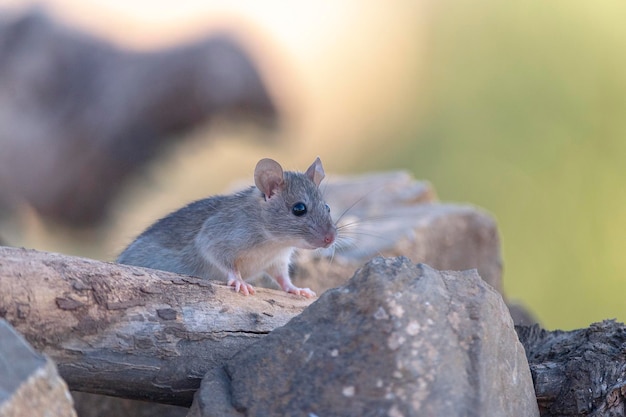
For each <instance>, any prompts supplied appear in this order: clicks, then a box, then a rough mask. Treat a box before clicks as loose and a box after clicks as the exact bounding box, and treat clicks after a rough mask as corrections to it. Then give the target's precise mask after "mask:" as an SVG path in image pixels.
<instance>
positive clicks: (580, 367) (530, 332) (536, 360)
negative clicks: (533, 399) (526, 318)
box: [516, 320, 626, 417]
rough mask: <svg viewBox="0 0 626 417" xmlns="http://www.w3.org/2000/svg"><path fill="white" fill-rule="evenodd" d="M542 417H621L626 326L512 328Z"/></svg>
mask: <svg viewBox="0 0 626 417" xmlns="http://www.w3.org/2000/svg"><path fill="white" fill-rule="evenodd" d="M516 330H517V332H518V334H519V338H520V341H521V342H522V343H523V344H524V347H525V348H526V352H527V357H528V362H529V363H530V370H531V373H532V375H533V381H535V386H536V390H537V401H538V403H539V407H540V410H541V415H542V416H545V417H561V416H581V417H582V416H592V417H600V416H602V417H618V416H624V415H626V325H624V324H623V323H618V322H616V321H614V320H605V321H603V322H601V323H593V324H592V325H591V326H589V327H588V328H586V329H577V330H572V331H561V330H555V331H548V330H544V329H541V328H540V327H539V326H537V325H535V326H532V327H526V326H519V327H516Z"/></svg>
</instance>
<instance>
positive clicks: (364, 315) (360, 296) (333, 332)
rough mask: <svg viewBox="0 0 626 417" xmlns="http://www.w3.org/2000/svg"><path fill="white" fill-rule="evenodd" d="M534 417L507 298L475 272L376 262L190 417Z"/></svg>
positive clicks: (261, 351) (248, 355)
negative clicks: (422, 416)
mask: <svg viewBox="0 0 626 417" xmlns="http://www.w3.org/2000/svg"><path fill="white" fill-rule="evenodd" d="M224 415H233V416H235V415H245V416H270V415H303V416H387V415H389V416H413V415H424V416H431V415H432V416H496V417H497V416H520V417H521V416H538V415H539V413H538V409H537V403H536V399H535V395H534V391H533V386H532V380H531V376H530V371H529V368H528V363H527V361H526V357H525V355H524V349H523V347H522V345H521V344H520V343H519V341H518V339H517V335H516V333H515V331H514V329H513V323H512V320H511V318H510V315H509V313H508V310H507V308H506V306H505V305H504V303H503V301H502V298H501V297H500V295H499V294H497V293H496V292H495V291H494V290H493V289H492V288H491V287H489V286H487V285H485V283H484V282H483V281H482V280H481V279H480V277H479V276H478V274H477V273H476V272H475V271H466V272H439V271H436V270H434V269H432V268H430V267H428V266H426V265H418V266H415V265H414V264H413V263H412V262H410V261H409V260H408V259H406V258H395V259H383V258H376V259H374V260H373V261H372V262H370V263H368V264H367V265H366V266H365V267H363V268H362V269H361V270H359V272H357V274H356V275H355V276H354V277H353V278H352V279H351V280H350V281H349V283H348V284H347V285H346V286H344V287H341V288H337V289H334V290H331V291H328V292H326V293H325V294H323V295H322V296H321V297H320V298H319V300H318V301H316V302H315V303H314V304H312V305H311V306H309V307H308V308H307V309H306V310H305V311H304V312H303V313H302V314H301V315H299V316H297V317H295V318H294V319H292V320H291V321H290V322H289V323H288V324H287V325H285V326H284V327H282V328H279V329H276V330H275V331H273V332H272V333H271V334H270V335H268V336H267V337H265V338H264V339H262V340H260V341H259V342H257V343H256V344H255V345H253V346H251V347H250V348H248V349H246V350H244V351H241V352H240V353H239V354H237V355H236V356H235V357H234V358H232V359H231V360H230V361H229V362H227V365H226V366H225V367H224V369H216V370H214V371H213V372H212V373H210V374H209V375H207V377H206V378H205V380H204V381H203V385H202V387H201V389H200V391H198V393H197V394H196V398H195V402H194V406H193V407H192V411H191V412H190V416H224Z"/></svg>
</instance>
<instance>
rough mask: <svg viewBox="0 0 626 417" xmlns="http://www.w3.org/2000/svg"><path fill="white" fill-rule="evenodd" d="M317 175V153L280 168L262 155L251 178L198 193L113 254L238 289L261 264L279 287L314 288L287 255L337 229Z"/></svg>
mask: <svg viewBox="0 0 626 417" xmlns="http://www.w3.org/2000/svg"><path fill="white" fill-rule="evenodd" d="M323 178H324V168H323V167H322V161H320V159H319V158H317V159H316V160H315V162H313V164H312V165H311V166H310V167H309V168H308V169H307V170H306V172H305V173H300V172H292V171H283V169H282V167H281V166H280V164H279V163H278V162H276V161H274V160H272V159H267V158H266V159H261V160H260V161H259V162H258V163H257V165H256V168H255V170H254V182H255V184H256V186H252V187H250V188H248V189H246V190H243V191H240V192H238V193H235V194H231V195H220V196H214V197H209V198H206V199H203V200H198V201H196V202H193V203H191V204H189V205H187V206H185V207H183V208H181V209H179V210H177V211H175V212H173V213H171V214H169V215H168V216H166V217H164V218H162V219H161V220H158V221H157V222H156V223H154V224H153V225H152V226H150V227H149V228H148V229H146V230H145V231H144V232H143V233H142V234H141V235H139V237H137V238H136V239H135V240H134V241H133V242H132V243H131V244H130V245H129V246H128V247H127V248H126V249H125V250H124V251H123V252H122V253H121V254H120V256H119V257H118V259H117V262H119V263H122V264H128V265H136V266H144V267H148V268H154V269H161V270H165V271H171V272H177V273H179V274H185V275H192V276H196V277H201V278H222V279H226V280H227V282H228V285H230V286H233V287H234V289H235V291H236V292H239V291H241V292H242V293H243V294H245V295H248V294H254V293H255V291H254V288H253V287H252V286H251V285H250V284H248V283H247V282H245V279H248V278H252V277H255V276H257V275H260V274H262V273H263V272H267V273H268V274H269V275H270V276H271V277H272V278H274V279H275V280H276V282H278V284H279V285H280V287H281V288H282V289H283V290H284V291H286V292H288V293H293V294H298V295H304V296H305V297H312V296H315V293H314V292H313V291H311V290H310V289H308V288H298V287H296V286H294V285H293V284H292V282H291V279H290V278H289V262H290V258H291V255H292V253H293V251H294V249H295V248H301V249H317V248H327V247H329V246H330V245H332V244H333V242H334V241H335V239H336V237H337V228H336V227H335V224H334V223H333V221H332V219H331V216H330V207H329V206H328V205H327V204H326V203H325V202H324V199H323V197H322V194H321V192H320V189H319V185H320V182H321V181H322V179H323Z"/></svg>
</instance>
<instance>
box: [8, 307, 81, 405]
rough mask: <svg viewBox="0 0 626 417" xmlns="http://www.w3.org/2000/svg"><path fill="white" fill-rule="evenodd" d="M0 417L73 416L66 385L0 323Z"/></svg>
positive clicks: (45, 361)
mask: <svg viewBox="0 0 626 417" xmlns="http://www.w3.org/2000/svg"><path fill="white" fill-rule="evenodd" d="M0 341H2V343H0V416H3V417H18V416H19V417H21V416H23V417H37V416H55V417H64V416H68V417H71V416H76V412H75V411H74V408H73V402H72V397H71V396H70V394H69V391H68V390H67V385H65V382H64V381H63V380H62V379H61V377H59V375H58V374H57V370H56V367H55V366H54V363H52V361H51V360H50V359H47V358H45V357H44V356H42V355H40V354H38V353H37V352H35V351H34V350H33V349H32V348H31V347H30V346H29V345H28V343H26V341H25V340H24V339H23V338H22V337H21V336H20V335H19V333H17V332H16V331H15V329H13V327H11V325H10V324H9V323H7V322H6V321H5V320H4V319H0Z"/></svg>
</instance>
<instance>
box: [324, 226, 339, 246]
mask: <svg viewBox="0 0 626 417" xmlns="http://www.w3.org/2000/svg"><path fill="white" fill-rule="evenodd" d="M335 236H336V233H335V231H334V230H333V231H330V232H327V233H326V234H325V235H324V244H325V245H324V247H325V248H327V247H329V246H330V245H332V244H333V242H334V241H335Z"/></svg>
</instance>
